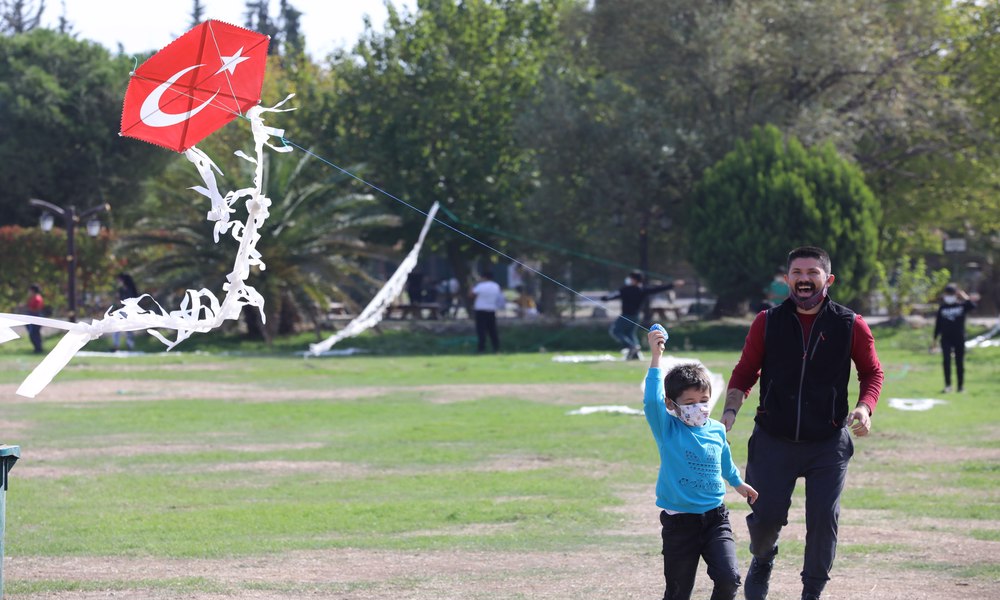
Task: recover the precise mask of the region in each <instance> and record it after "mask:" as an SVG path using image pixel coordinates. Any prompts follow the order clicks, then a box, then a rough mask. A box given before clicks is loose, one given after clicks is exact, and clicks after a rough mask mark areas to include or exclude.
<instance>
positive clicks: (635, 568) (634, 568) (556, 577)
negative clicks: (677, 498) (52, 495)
mask: <svg viewBox="0 0 1000 600" xmlns="http://www.w3.org/2000/svg"><path fill="white" fill-rule="evenodd" d="M654 516H655V515H654ZM860 532H861V531H860V530H859V531H858V533H860ZM469 533H470V535H475V534H476V532H475V531H470V532H469ZM652 533H653V534H654V535H651V536H649V543H648V544H644V545H642V546H637V547H634V548H628V549H623V550H617V549H612V550H586V551H576V552H516V553H513V552H478V551H464V552H463V551H425V552H394V551H380V550H360V549H335V550H322V551H312V552H290V553H285V554H282V555H279V556H266V557H250V558H233V559H205V560H198V559H156V560H150V559H140V558H122V557H80V558H46V557H30V558H27V557H25V558H20V557H12V558H10V559H8V561H7V565H6V567H7V568H6V572H7V575H8V581H10V582H17V581H21V582H30V581H45V580H51V581H65V580H67V579H72V580H76V581H82V582H87V585H86V586H82V587H88V588H91V589H93V588H94V587H97V588H101V586H102V584H103V585H105V586H107V587H106V589H107V591H64V592H57V593H51V594H31V593H29V594H23V595H22V594H17V595H10V596H9V597H10V598H11V600H18V599H20V600H28V599H31V600H40V599H43V598H44V599H53V600H90V599H93V598H111V597H127V598H130V599H142V598H149V599H159V598H187V599H190V600H216V599H223V598H274V599H279V600H284V599H286V598H287V599H292V598H304V597H309V598H337V599H356V600H374V599H380V600H381V599H383V598H403V599H411V600H432V599H434V600H442V599H451V598H454V599H462V600H466V599H476V598H532V599H535V598H538V599H559V600H562V599H566V598H576V599H594V600H598V599H600V600H605V599H607V598H625V599H627V598H649V597H653V596H656V595H659V594H660V593H662V592H661V590H662V575H661V569H662V563H661V558H660V556H659V555H658V546H657V544H658V532H656V531H655V530H654V531H653V532H652ZM784 558H785V559H784V561H782V562H779V565H778V567H777V568H776V570H775V574H774V576H773V580H772V594H771V596H772V597H773V598H776V599H782V598H795V597H798V592H799V586H800V584H799V582H798V574H797V571H798V565H797V564H795V560H794V559H793V557H791V556H789V557H784ZM893 562H895V561H893ZM891 566H892V567H893V568H892V569H891V575H888V573H889V571H888V570H887V569H889V567H891ZM833 576H834V579H833V581H832V582H831V583H830V585H829V586H828V587H827V592H826V594H825V595H824V596H823V597H824V599H825V600H859V599H871V600H914V599H925V598H926V599H934V600H949V599H955V600H964V599H966V598H970V597H972V598H989V597H996V592H997V587H996V586H995V585H991V584H990V583H988V582H982V581H978V580H968V581H967V580H961V579H957V578H953V577H949V576H944V575H941V574H929V573H927V572H918V571H908V570H906V569H900V568H898V565H895V566H893V565H891V564H887V563H884V561H882V560H871V559H867V560H865V561H862V562H859V561H851V562H848V561H844V560H842V561H840V564H838V565H837V566H836V567H835V571H834V573H833ZM192 578H197V579H198V580H200V583H198V587H204V588H208V589H212V590H216V591H212V592H198V591H183V592H181V591H179V590H172V591H171V590H163V589H160V590H147V589H144V587H145V586H143V585H142V583H141V582H142V581H144V580H145V581H160V582H162V581H165V580H166V581H169V580H180V581H183V580H191V579H192ZM161 588H162V586H161ZM710 589H711V582H710V581H709V580H708V578H707V577H706V576H705V575H704V573H700V574H699V580H698V582H697V584H696V590H697V592H696V593H698V595H699V596H702V597H707V595H708V590H710Z"/></svg>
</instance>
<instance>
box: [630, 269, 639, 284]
mask: <svg viewBox="0 0 1000 600" xmlns="http://www.w3.org/2000/svg"><path fill="white" fill-rule="evenodd" d="M628 276H629V277H631V278H632V279H633V280H634V281H635V282H636V283H642V271H632V272H631V273H629V274H628Z"/></svg>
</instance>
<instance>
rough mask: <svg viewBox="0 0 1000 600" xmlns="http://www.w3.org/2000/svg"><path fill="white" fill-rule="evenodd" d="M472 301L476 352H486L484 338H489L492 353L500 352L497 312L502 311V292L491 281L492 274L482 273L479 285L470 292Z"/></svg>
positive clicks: (494, 282)
mask: <svg viewBox="0 0 1000 600" xmlns="http://www.w3.org/2000/svg"><path fill="white" fill-rule="evenodd" d="M470 294H471V295H472V297H473V298H474V300H473V306H472V308H473V311H474V312H475V317H476V337H477V338H478V344H477V346H476V351H477V352H478V353H479V354H482V353H483V352H484V351H485V350H486V338H487V337H489V338H490V344H491V345H492V347H493V352H494V353H497V352H499V351H500V335H499V333H498V332H497V311H498V310H503V307H504V304H505V303H506V301H505V300H504V295H503V290H502V289H500V284H498V283H497V282H496V281H493V273H491V272H489V271H484V272H483V273H482V275H481V279H480V280H479V283H477V284H476V285H475V287H473V288H472V291H471V292H470Z"/></svg>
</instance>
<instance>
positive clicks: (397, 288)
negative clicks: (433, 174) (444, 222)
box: [309, 202, 439, 356]
mask: <svg viewBox="0 0 1000 600" xmlns="http://www.w3.org/2000/svg"><path fill="white" fill-rule="evenodd" d="M438 208H439V205H438V203H437V202H435V203H434V205H433V206H431V209H430V211H428V213H427V220H425V221H424V227H423V229H421V230H420V236H419V237H418V238H417V243H416V244H414V246H413V249H411V250H410V253H409V254H407V255H406V258H404V259H403V262H402V263H400V265H399V268H397V269H396V272H395V273H393V274H392V276H391V277H389V280H388V281H386V282H385V285H384V286H382V289H381V290H379V292H378V294H376V295H375V297H374V298H372V301H371V302H369V303H368V306H366V307H365V308H364V310H362V311H361V314H359V315H358V316H357V317H355V318H354V319H353V320H352V321H351V322H350V323H348V324H347V326H346V327H344V328H343V329H341V330H340V331H338V332H337V333H335V334H334V335H332V336H330V337H328V338H327V339H325V340H323V341H322V342H320V343H318V344H310V345H309V352H310V353H312V354H313V355H314V356H318V355H320V354H322V353H323V352H326V351H327V350H329V349H330V348H332V347H333V345H334V344H336V343H337V342H339V341H340V340H342V339H345V338H349V337H353V336H356V335H358V334H360V333H361V332H363V331H365V330H367V329H370V328H372V327H374V326H376V325H378V324H379V322H380V321H381V320H382V317H383V315H384V314H385V311H386V309H387V308H389V306H390V305H391V304H392V303H393V302H394V301H395V300H396V298H398V297H399V295H400V294H401V293H402V292H403V288H404V287H405V286H406V278H407V277H409V275H410V272H411V271H413V269H414V268H416V266H417V258H418V256H419V254H420V248H421V246H423V244H424V238H425V237H426V236H427V230H428V229H430V226H431V223H433V222H434V215H435V214H437V211H438Z"/></svg>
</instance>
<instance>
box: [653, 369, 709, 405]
mask: <svg viewBox="0 0 1000 600" xmlns="http://www.w3.org/2000/svg"><path fill="white" fill-rule="evenodd" d="M692 388H693V389H696V390H698V391H699V392H708V393H709V394H711V393H712V380H711V378H710V377H709V376H708V371H706V370H705V367H703V366H701V365H699V364H698V363H686V364H683V365H677V366H676V367H674V368H673V369H670V370H669V371H668V372H667V376H666V377H664V378H663V391H664V393H665V394H666V395H667V398H670V399H671V400H673V401H674V402H676V401H677V399H678V398H680V397H681V394H683V393H684V391H685V390H689V389H692Z"/></svg>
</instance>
